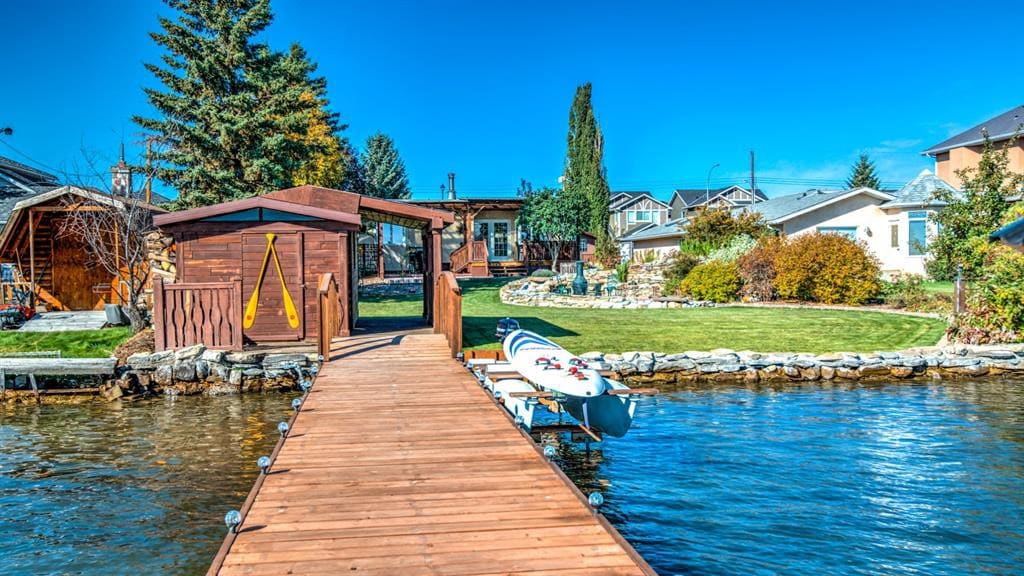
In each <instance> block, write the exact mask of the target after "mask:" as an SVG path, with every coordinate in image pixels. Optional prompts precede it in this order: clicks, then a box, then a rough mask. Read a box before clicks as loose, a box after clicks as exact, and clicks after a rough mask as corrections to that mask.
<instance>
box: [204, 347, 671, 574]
mask: <svg viewBox="0 0 1024 576" xmlns="http://www.w3.org/2000/svg"><path fill="white" fill-rule="evenodd" d="M331 360H332V361H331V362H325V363H324V367H323V369H322V370H321V372H320V374H319V375H318V377H317V379H316V383H315V385H314V386H313V389H312V390H311V392H310V394H309V397H308V399H307V400H306V403H305V405H304V406H303V408H302V411H301V412H300V413H299V414H298V415H297V416H296V418H295V420H294V421H293V425H292V430H291V432H290V434H289V436H288V438H287V440H285V441H284V442H283V443H281V444H279V445H278V449H277V450H276V454H275V461H274V464H273V466H272V468H271V471H270V473H269V474H267V475H262V476H261V477H260V479H259V480H257V482H256V485H255V486H254V488H253V492H252V493H250V495H249V498H248V500H247V501H246V504H245V506H244V507H243V509H242V513H243V515H244V520H243V522H242V524H241V526H240V527H239V530H238V533H237V534H236V535H232V534H229V535H228V537H227V539H226V540H225V542H224V545H223V546H222V547H221V550H220V553H219V554H218V555H217V558H216V559H215V561H214V563H213V565H212V566H211V568H210V570H209V573H208V574H223V575H232V574H380V575H403V576H405V575H407V576H416V575H421V574H422V575H428V574H429V575H456V574H458V575H471V574H474V575H485V574H486V575H496V574H505V575H508V574H524V575H533V576H541V575H551V576H554V575H559V576H573V575H579V576H584V575H587V576H599V575H627V574H628V575H634V574H636V575H643V574H654V571H653V570H652V569H651V568H650V567H649V566H648V565H647V564H646V563H645V562H644V560H643V559H642V558H641V557H640V556H639V555H638V554H637V553H636V552H635V551H634V550H633V548H632V547H631V546H630V545H629V544H628V543H627V542H625V540H623V539H622V537H621V536H620V535H619V533H618V532H617V531H616V530H615V529H614V528H613V527H612V526H611V525H610V524H608V522H607V521H606V520H605V519H604V517H603V516H600V515H599V514H595V513H593V511H592V510H591V509H590V507H589V506H588V505H587V503H586V498H585V497H584V496H583V495H582V494H581V493H580V492H579V491H578V490H576V488H575V487H574V486H573V485H572V483H571V481H570V480H569V479H568V478H566V477H565V475H564V474H562V472H561V471H560V470H559V469H558V468H557V466H554V465H552V464H551V463H549V462H548V461H547V460H546V459H545V458H544V456H543V453H542V452H541V451H540V449H539V448H538V447H537V445H536V444H535V443H534V442H533V440H532V439H530V437H529V436H527V435H525V434H524V433H522V432H520V431H519V430H518V429H517V427H516V426H515V424H514V423H513V422H512V421H511V419H510V418H509V417H508V416H507V414H506V412H505V411H504V410H502V409H501V408H500V407H498V406H497V405H495V403H494V401H493V400H492V399H491V397H490V395H488V394H487V393H486V392H485V391H484V390H483V389H482V388H481V387H480V386H479V385H478V384H477V382H476V381H475V380H474V379H473V378H472V376H471V375H470V374H469V373H468V372H467V371H466V370H465V369H464V368H462V366H461V365H459V363H458V362H457V361H455V360H452V359H451V355H450V350H449V347H448V343H447V341H446V339H445V337H444V336H443V335H441V334H431V333H429V332H427V331H426V330H423V331H407V332H398V333H390V334H377V335H368V336H357V337H352V338H346V339H344V340H340V341H336V342H335V344H334V347H333V353H332V357H331Z"/></svg>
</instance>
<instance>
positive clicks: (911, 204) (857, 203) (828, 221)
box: [750, 170, 958, 275]
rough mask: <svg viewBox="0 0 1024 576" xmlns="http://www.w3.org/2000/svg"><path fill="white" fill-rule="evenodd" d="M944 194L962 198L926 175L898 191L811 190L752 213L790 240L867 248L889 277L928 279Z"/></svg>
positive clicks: (767, 203) (780, 198)
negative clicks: (817, 235)
mask: <svg viewBox="0 0 1024 576" xmlns="http://www.w3.org/2000/svg"><path fill="white" fill-rule="evenodd" d="M940 191H946V192H950V193H952V194H954V195H955V194H957V193H958V191H957V190H956V189H955V188H953V187H952V186H951V185H950V184H949V183H948V182H946V181H944V180H943V179H941V178H939V177H938V176H936V175H934V174H932V172H931V171H929V170H923V171H922V172H921V173H920V174H918V175H917V176H916V177H915V178H914V179H913V180H911V181H910V182H908V183H907V184H906V185H904V186H903V187H902V188H900V189H899V190H896V191H880V190H874V189H872V188H856V189H853V190H808V191H806V192H798V193H796V194H787V195H785V196H778V197H775V198H771V199H768V200H766V201H764V202H760V203H758V204H757V205H755V206H753V207H751V208H750V209H751V210H756V211H757V212H759V213H761V215H762V216H764V219H765V222H767V223H768V225H769V226H771V227H772V228H775V229H776V230H778V231H779V232H781V233H784V234H787V235H790V236H796V235H800V234H807V233H810V232H823V233H833V234H843V235H846V236H849V237H850V238H852V239H854V240H857V241H858V242H862V243H863V244H864V245H865V246H867V247H868V249H869V250H871V252H872V253H874V255H875V256H876V257H877V258H878V260H879V262H880V263H881V265H882V271H883V272H885V273H887V274H890V275H891V274H894V273H898V272H902V273H912V274H924V273H925V262H926V260H927V257H928V244H929V243H930V242H931V241H932V239H933V238H934V237H935V234H936V233H937V228H936V224H935V222H934V221H933V220H932V215H933V214H934V213H936V212H938V211H939V210H941V209H942V207H943V206H945V203H944V202H943V201H942V200H941V199H939V198H938V197H937V194H938V193H939V192H940Z"/></svg>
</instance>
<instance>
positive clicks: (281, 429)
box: [277, 422, 288, 438]
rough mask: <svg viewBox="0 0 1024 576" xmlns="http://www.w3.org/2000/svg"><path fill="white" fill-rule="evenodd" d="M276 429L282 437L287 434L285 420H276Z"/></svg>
mask: <svg viewBox="0 0 1024 576" xmlns="http://www.w3.org/2000/svg"><path fill="white" fill-rule="evenodd" d="M277 431H278V432H280V434H281V437H282V438H284V437H285V436H287V435H288V423H287V422H278V423H277Z"/></svg>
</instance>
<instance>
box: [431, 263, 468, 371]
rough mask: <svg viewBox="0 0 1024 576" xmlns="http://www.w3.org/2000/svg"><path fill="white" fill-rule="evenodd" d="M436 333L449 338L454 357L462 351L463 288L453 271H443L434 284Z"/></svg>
mask: <svg viewBox="0 0 1024 576" xmlns="http://www.w3.org/2000/svg"><path fill="white" fill-rule="evenodd" d="M434 333H435V334H444V335H445V337H446V338H447V339H448V347H449V348H450V349H451V353H452V358H454V357H456V356H458V354H459V352H461V351H462V289H461V288H459V283H458V282H457V281H456V280H455V274H452V273H451V272H442V273H441V275H440V276H438V278H437V284H435V285H434Z"/></svg>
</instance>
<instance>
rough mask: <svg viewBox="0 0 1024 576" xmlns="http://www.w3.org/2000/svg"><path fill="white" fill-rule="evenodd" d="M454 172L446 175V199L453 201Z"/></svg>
mask: <svg viewBox="0 0 1024 576" xmlns="http://www.w3.org/2000/svg"><path fill="white" fill-rule="evenodd" d="M455 198H456V196H455V172H449V173H448V199H449V200H455Z"/></svg>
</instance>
